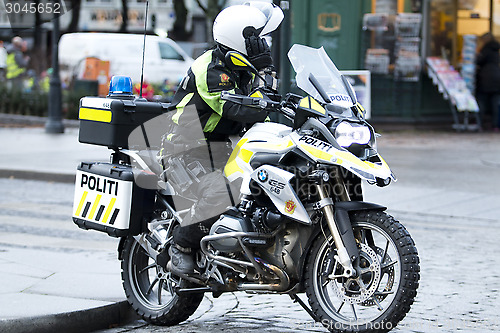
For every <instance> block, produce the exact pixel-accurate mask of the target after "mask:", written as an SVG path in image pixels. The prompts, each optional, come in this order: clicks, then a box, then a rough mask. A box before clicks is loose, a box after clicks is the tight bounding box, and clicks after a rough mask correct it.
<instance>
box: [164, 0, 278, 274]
mask: <svg viewBox="0 0 500 333" xmlns="http://www.w3.org/2000/svg"><path fill="white" fill-rule="evenodd" d="M282 19H283V12H282V11H281V9H280V8H279V7H276V6H275V5H273V4H271V3H266V2H258V1H251V2H248V3H246V4H245V5H236V6H231V7H228V8H226V9H224V10H223V11H221V12H220V13H219V15H217V17H216V19H215V22H214V25H213V37H214V40H215V42H216V47H215V48H214V49H212V50H209V51H207V52H205V53H204V54H203V55H201V56H200V57H199V58H197V59H196V60H195V62H194V63H193V65H192V66H191V68H190V69H189V70H188V73H187V76H186V77H185V78H184V79H183V80H182V81H181V83H180V85H179V89H178V91H177V93H176V94H175V96H174V98H173V101H172V109H173V110H174V115H173V117H172V120H173V123H174V124H175V126H174V127H173V129H172V131H171V133H170V134H169V135H168V140H169V141H170V142H172V143H173V145H177V146H178V145H179V144H180V145H182V144H184V143H186V142H189V143H190V144H191V148H192V149H189V151H187V152H186V153H185V154H184V156H183V159H184V162H185V164H186V165H188V166H189V167H188V168H190V169H191V168H193V169H196V170H197V174H198V175H199V179H197V182H196V183H197V184H195V186H194V189H191V193H194V194H195V201H196V202H195V203H194V205H193V206H192V207H191V209H190V211H189V213H187V214H186V216H185V217H183V221H182V223H181V226H180V227H178V228H176V229H175V230H174V234H173V240H174V244H173V245H172V246H171V247H170V249H169V253H170V257H171V261H170V263H169V265H168V268H169V270H171V271H172V272H174V273H181V274H188V273H192V272H194V270H195V264H194V260H193V252H194V250H196V249H198V248H199V246H200V244H199V243H200V240H201V238H202V237H203V236H205V235H207V234H208V232H209V230H210V227H211V225H212V224H213V223H214V222H215V221H216V220H217V218H218V216H219V215H220V214H221V213H222V212H224V211H225V210H227V207H228V206H232V205H233V206H234V203H235V202H234V200H233V199H232V196H231V195H230V194H229V195H228V184H227V183H226V181H225V179H224V178H223V176H222V172H221V169H222V168H223V167H224V165H225V162H226V161H227V159H228V157H229V154H230V145H228V144H227V142H228V137H229V135H234V134H238V133H239V132H240V131H241V130H242V129H243V127H244V126H245V124H249V125H250V124H253V123H255V122H259V121H264V120H265V119H266V117H267V113H266V112H265V111H263V110H261V109H258V108H251V107H246V106H242V105H239V104H235V103H232V102H230V101H224V100H222V99H221V93H222V92H223V91H229V92H232V93H236V94H243V95H249V94H250V93H251V91H252V86H255V82H254V75H253V74H251V73H250V72H247V71H236V70H234V71H233V70H231V69H230V68H229V66H228V65H227V64H226V62H225V55H226V53H227V52H228V51H230V50H234V51H238V52H239V53H241V54H243V55H244V56H246V57H247V58H248V60H249V61H250V62H251V63H252V64H253V65H254V67H256V68H257V69H258V70H259V71H261V72H262V73H263V74H265V73H270V72H272V71H273V67H272V63H273V61H272V58H271V53H270V49H269V46H268V45H267V43H266V41H265V39H264V38H263V37H262V36H264V35H266V34H268V33H270V32H272V31H274V30H276V29H277V28H278V26H279V24H280V23H281V21H282ZM200 125H201V129H202V131H203V137H197V135H196V134H193V133H194V132H195V131H193V128H195V127H200ZM204 140H205V142H207V143H208V151H207V149H206V148H193V146H196V142H200V141H204ZM189 143H188V144H187V146H189ZM193 143H194V144H193ZM167 146H168V145H167ZM205 147H206V145H205ZM167 150H168V148H167ZM200 170H201V171H200ZM167 177H168V175H167ZM229 192H230V191H229Z"/></svg>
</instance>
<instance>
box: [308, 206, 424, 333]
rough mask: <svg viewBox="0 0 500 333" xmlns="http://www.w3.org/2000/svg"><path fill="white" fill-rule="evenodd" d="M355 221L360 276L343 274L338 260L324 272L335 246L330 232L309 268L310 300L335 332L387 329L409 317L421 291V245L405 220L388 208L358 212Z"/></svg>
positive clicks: (322, 237)
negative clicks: (333, 266)
mask: <svg viewBox="0 0 500 333" xmlns="http://www.w3.org/2000/svg"><path fill="white" fill-rule="evenodd" d="M351 221H352V225H353V230H354V234H355V236H356V238H357V240H358V241H359V243H358V249H359V250H360V259H359V265H358V267H356V271H357V275H356V277H355V278H345V277H340V275H341V273H342V267H341V265H340V264H339V263H337V264H336V266H335V269H334V270H333V272H332V273H331V274H325V269H326V267H327V262H328V260H329V259H330V258H332V257H333V256H332V254H335V253H331V252H332V251H335V250H334V246H331V245H333V239H332V236H331V235H330V233H329V232H327V233H326V235H323V234H320V235H319V236H318V238H317V239H316V240H315V241H314V244H313V246H312V249H311V252H310V254H309V259H308V264H307V265H306V271H305V286H306V293H307V296H308V298H309V303H310V305H311V308H312V310H313V311H314V313H315V314H316V316H318V318H319V319H320V321H321V323H322V324H323V325H324V326H325V327H326V328H328V329H329V330H330V331H331V332H388V331H390V330H391V329H392V328H394V327H396V325H397V323H398V322H399V321H401V320H402V319H403V318H404V317H405V316H406V314H407V313H408V311H409V310H410V306H411V304H412V303H413V300H414V298H415V296H416V290H417V287H418V280H419V271H420V268H419V258H418V254H417V249H416V248H415V244H414V242H413V240H412V238H411V236H410V234H409V233H408V232H407V231H406V229H405V228H404V227H403V225H401V224H400V223H399V222H397V221H395V220H394V219H393V218H392V217H391V216H389V215H387V214H386V213H384V212H379V211H369V212H361V213H355V214H352V216H351ZM325 236H326V237H325Z"/></svg>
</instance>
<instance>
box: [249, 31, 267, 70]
mask: <svg viewBox="0 0 500 333" xmlns="http://www.w3.org/2000/svg"><path fill="white" fill-rule="evenodd" d="M245 47H246V49H247V55H248V59H249V60H250V62H251V63H252V65H254V66H255V68H257V69H258V70H261V69H263V68H266V67H269V66H272V64H273V58H271V50H270V49H269V46H268V45H267V43H266V40H265V39H264V38H261V37H258V36H249V37H247V38H245Z"/></svg>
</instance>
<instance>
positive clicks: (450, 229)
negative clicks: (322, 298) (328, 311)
mask: <svg viewBox="0 0 500 333" xmlns="http://www.w3.org/2000/svg"><path fill="white" fill-rule="evenodd" d="M402 222H404V221H403V220H402ZM405 225H406V226H407V229H408V230H409V231H410V233H411V234H412V236H413V238H414V240H415V242H416V244H417V247H418V249H419V255H420V258H421V284H420V287H419V290H418V296H417V298H416V301H415V303H414V305H413V307H412V309H411V311H410V313H409V314H408V315H407V317H406V318H405V319H404V320H403V321H402V322H401V323H400V325H399V326H398V327H397V328H396V329H395V330H393V332H415V333H416V332H449V333H451V332H499V331H500V322H499V319H498V306H500V287H499V285H498V281H500V256H499V254H498V249H499V246H498V240H499V239H500V224H498V223H495V224H493V225H491V224H489V223H487V222H480V223H477V222H474V221H470V220H466V219H463V220H459V219H453V220H451V219H450V220H444V221H443V220H442V219H440V220H439V221H437V220H431V219H423V218H422V219H421V220H420V221H406V222H405ZM207 295H208V294H207ZM301 296H302V298H303V299H305V295H301ZM129 331H133V332H136V333H146V332H185V333H188V332H189V333H202V332H203V333H205V332H212V333H219V332H223V331H224V332H272V333H278V332H325V331H326V330H325V329H324V328H322V327H320V326H319V324H315V323H314V322H313V321H312V319H311V318H310V317H309V316H308V314H307V313H306V312H305V311H304V310H303V309H302V308H301V307H300V306H299V305H298V304H294V303H292V301H291V300H290V298H289V297H288V296H285V295H248V294H245V293H234V294H225V295H223V296H221V297H220V298H218V299H213V298H212V297H211V296H207V297H205V299H204V301H203V302H202V304H201V306H200V308H199V309H198V311H197V312H196V313H195V314H194V315H193V316H192V317H191V318H190V319H189V320H188V321H186V322H184V323H182V324H180V325H178V326H174V327H158V326H152V325H147V324H146V323H145V322H143V321H137V322H135V323H133V324H131V325H128V326H126V327H121V328H117V329H110V330H106V331H103V332H112V333H118V332H129Z"/></svg>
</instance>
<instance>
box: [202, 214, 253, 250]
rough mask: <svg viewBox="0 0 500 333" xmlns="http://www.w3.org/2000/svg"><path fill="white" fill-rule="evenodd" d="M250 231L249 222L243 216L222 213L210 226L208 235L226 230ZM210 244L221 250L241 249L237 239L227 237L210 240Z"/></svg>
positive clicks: (220, 233) (219, 233)
mask: <svg viewBox="0 0 500 333" xmlns="http://www.w3.org/2000/svg"><path fill="white" fill-rule="evenodd" d="M249 231H252V227H251V222H250V221H249V220H248V219H247V218H244V217H240V216H235V215H230V214H222V215H221V217H220V218H219V219H218V220H217V221H216V222H215V223H214V224H213V225H212V227H211V228H210V235H223V234H225V233H228V232H249ZM210 244H211V245H212V246H213V247H214V248H215V249H216V250H219V251H221V252H237V251H241V250H242V249H241V246H240V243H239V242H238V239H236V238H234V237H227V238H222V239H218V240H214V241H211V242H210Z"/></svg>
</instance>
